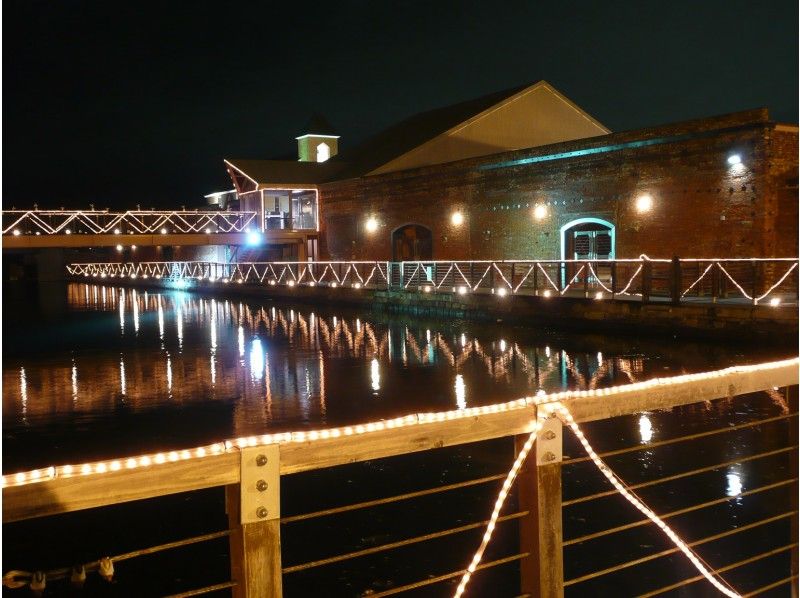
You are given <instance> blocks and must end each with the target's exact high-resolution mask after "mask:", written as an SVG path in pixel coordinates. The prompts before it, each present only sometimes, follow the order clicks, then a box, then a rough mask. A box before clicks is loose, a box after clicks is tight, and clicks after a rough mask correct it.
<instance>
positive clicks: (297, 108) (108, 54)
mask: <svg viewBox="0 0 800 598" xmlns="http://www.w3.org/2000/svg"><path fill="white" fill-rule="evenodd" d="M3 17H4V19H3V42H4V47H3V50H4V52H3V91H4V94H3V150H4V151H3V206H4V207H6V208H8V207H10V206H11V205H16V206H17V207H28V206H31V205H32V204H33V202H34V201H38V203H39V205H40V206H54V207H57V206H61V205H64V206H67V207H86V206H88V204H89V203H90V202H94V203H95V204H96V206H97V207H112V208H113V207H120V208H122V207H133V206H134V204H136V203H140V204H141V205H142V207H143V208H144V207H150V206H160V205H161V206H163V205H174V206H176V207H177V206H180V205H182V204H186V205H197V203H198V201H202V195H204V194H205V193H209V192H211V191H215V190H219V189H227V188H230V181H229V180H228V178H227V176H226V174H225V170H224V167H223V164H222V158H223V157H239V158H269V157H274V156H276V155H281V154H287V153H291V152H294V151H295V147H296V146H295V143H296V142H295V141H294V137H295V136H296V135H298V134H300V133H301V131H300V130H301V129H302V127H303V125H304V124H305V122H306V120H307V119H308V118H309V116H310V114H311V113H312V112H314V111H319V112H321V113H323V114H324V115H325V116H326V117H327V118H328V120H329V121H330V122H331V123H332V124H333V125H334V126H335V127H336V128H337V129H338V130H339V133H340V134H341V135H342V138H341V140H340V143H341V144H342V146H345V145H350V144H353V143H355V142H357V141H359V140H361V139H363V138H364V137H366V136H368V135H370V134H372V133H374V132H377V131H378V130H379V129H381V128H383V127H385V126H387V125H389V124H391V123H393V122H395V121H397V120H400V119H402V118H404V117H406V116H409V115H411V114H414V113H416V112H420V111H423V110H427V109H430V108H434V107H438V106H443V105H447V104H451V103H456V102H459V101H462V100H467V99H471V98H473V97H477V96H480V95H484V94H487V93H490V92H493V91H497V90H501V89H506V88H510V87H514V86H517V85H521V84H524V83H533V82H536V81H538V80H540V79H546V80H547V81H549V82H550V83H551V84H553V85H554V86H555V87H556V88H557V89H559V90H560V91H562V92H563V93H564V94H566V95H567V96H568V97H570V98H571V99H572V100H573V101H575V102H576V103H577V104H578V105H580V106H581V107H583V108H584V109H585V110H586V111H588V112H589V113H590V114H592V115H593V116H594V117H595V118H597V119H598V120H600V121H601V122H603V123H604V124H605V125H606V126H608V127H610V128H611V129H612V130H614V131H619V130H624V129H632V128H638V127H644V126H648V125H654V124H660V123H664V122H672V121H679V120H684V119H689V118H695V117H702V116H710V115H714V114H723V113H726V112H732V111H736V110H742V109H747V108H753V107H759V106H767V107H768V108H770V110H771V112H772V115H773V118H774V119H775V120H778V121H784V122H792V123H796V122H797V112H798V78H797V77H798V30H797V27H798V8H797V1H796V0H785V1H784V0H765V1H757V0H753V1H751V2H743V1H738V0H721V1H716V0H714V1H712V0H672V1H666V0H657V1H650V0H648V1H626V2H618V1H614V0H596V1H590V0H586V1H571V0H558V1H553V2H541V1H536V0H528V1H525V2H521V1H520V2H518V1H512V0H492V1H487V2H479V1H470V0H458V1H449V0H447V1H445V0H420V1H408V2H391V1H389V0H363V1H350V0H329V1H327V2H316V1H313V0H306V1H305V2H292V3H278V2H267V1H261V2H253V3H246V2H231V1H222V0H219V1H217V2H213V3H212V2H201V1H191V2H189V1H179V0H161V1H159V2H148V1H141V0H139V1H135V2H134V1H130V2H122V1H118V0H113V1H109V0H105V1H101V2H90V1H81V0H66V1H61V2H55V1H52V0H5V2H3Z"/></svg>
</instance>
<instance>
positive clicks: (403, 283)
mask: <svg viewBox="0 0 800 598" xmlns="http://www.w3.org/2000/svg"><path fill="white" fill-rule="evenodd" d="M405 265H406V263H405V262H400V290H401V291H402V290H403V289H404V288H405V281H404V278H405Z"/></svg>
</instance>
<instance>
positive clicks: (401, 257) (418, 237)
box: [392, 224, 433, 262]
mask: <svg viewBox="0 0 800 598" xmlns="http://www.w3.org/2000/svg"><path fill="white" fill-rule="evenodd" d="M430 259H433V233H432V232H431V229H429V228H427V227H425V226H422V225H420V224H406V225H405V226H401V227H400V228H398V229H395V231H394V232H392V261H395V262H403V261H415V260H430Z"/></svg>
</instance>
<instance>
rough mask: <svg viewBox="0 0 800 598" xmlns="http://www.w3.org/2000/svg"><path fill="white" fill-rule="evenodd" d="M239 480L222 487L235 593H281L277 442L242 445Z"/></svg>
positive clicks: (237, 596)
mask: <svg viewBox="0 0 800 598" xmlns="http://www.w3.org/2000/svg"><path fill="white" fill-rule="evenodd" d="M240 467H241V483H240V484H239V485H231V486H226V487H225V507H226V510H227V512H228V522H229V525H230V528H231V530H232V531H231V535H230V551H231V552H230V559H231V579H232V580H233V581H235V582H236V584H237V585H236V586H235V587H234V588H233V596H234V598H280V597H281V596H282V595H283V581H282V574H281V537H280V525H281V524H280V454H279V449H278V445H267V446H262V447H254V448H246V449H242V451H241V466H240Z"/></svg>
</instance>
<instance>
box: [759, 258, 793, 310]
mask: <svg viewBox="0 0 800 598" xmlns="http://www.w3.org/2000/svg"><path fill="white" fill-rule="evenodd" d="M795 268H797V264H796V263H795V264H792V267H791V268H789V269H788V270H787V271H786V274H784V275H783V276H781V278H780V280H778V282H776V283H775V284H774V285H772V286H771V287H770V288H769V290H768V291H767V292H766V293H764V294H763V295H761V296H760V297H756V303H758V302H759V301H761V300H762V299H763V298H764V297H766V296H767V295H769V294H770V293H771V292H772V291H774V290H775V289H777V288H778V287H779V286H780V285H781V283H782V282H783V281H784V280H786V277H787V276H789V274H791V273H792V271H793V270H794V269H795Z"/></svg>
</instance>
